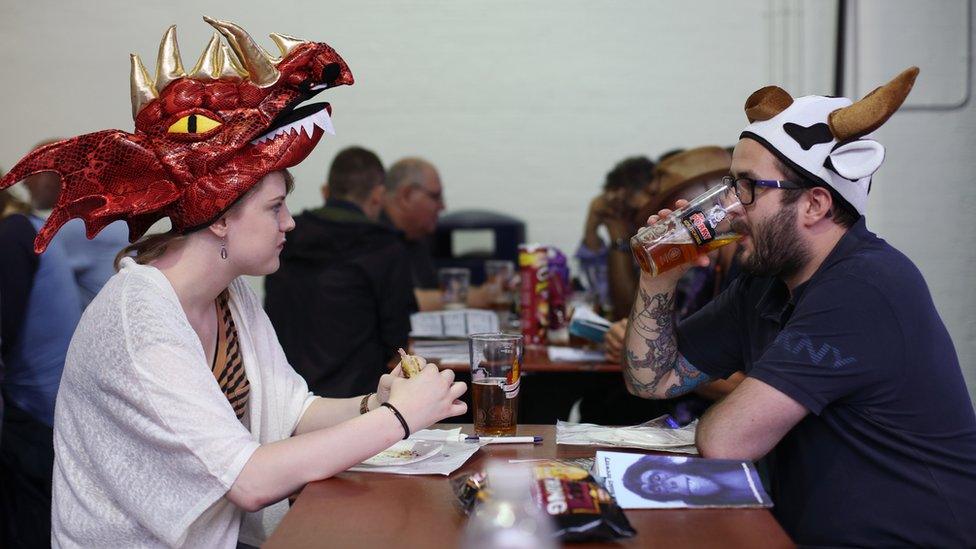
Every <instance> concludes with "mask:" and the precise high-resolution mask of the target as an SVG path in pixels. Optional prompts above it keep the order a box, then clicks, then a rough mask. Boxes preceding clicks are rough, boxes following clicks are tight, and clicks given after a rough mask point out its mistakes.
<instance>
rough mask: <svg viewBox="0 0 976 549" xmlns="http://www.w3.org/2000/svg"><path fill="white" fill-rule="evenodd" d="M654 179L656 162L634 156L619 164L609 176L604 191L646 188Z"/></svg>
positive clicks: (644, 157)
mask: <svg viewBox="0 0 976 549" xmlns="http://www.w3.org/2000/svg"><path fill="white" fill-rule="evenodd" d="M653 177H654V162H653V161H652V160H651V159H650V158H648V157H646V156H632V157H630V158H625V159H623V160H621V161H620V162H618V163H617V165H616V166H614V167H613V169H612V170H610V173H608V174H607V179H606V182H605V183H604V184H603V190H605V191H613V190H616V189H629V190H632V191H637V190H642V189H644V188H646V187H647V186H648V185H649V184H650V182H651V179H652V178H653Z"/></svg>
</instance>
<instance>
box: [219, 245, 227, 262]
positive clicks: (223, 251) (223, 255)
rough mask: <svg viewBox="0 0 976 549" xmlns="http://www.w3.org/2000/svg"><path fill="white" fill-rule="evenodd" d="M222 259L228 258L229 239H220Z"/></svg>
mask: <svg viewBox="0 0 976 549" xmlns="http://www.w3.org/2000/svg"><path fill="white" fill-rule="evenodd" d="M220 259H227V241H226V240H221V241H220Z"/></svg>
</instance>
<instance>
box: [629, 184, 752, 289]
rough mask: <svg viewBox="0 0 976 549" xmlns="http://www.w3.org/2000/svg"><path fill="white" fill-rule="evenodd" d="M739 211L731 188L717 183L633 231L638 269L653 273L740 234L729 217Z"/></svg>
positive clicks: (684, 261) (732, 240) (714, 247)
mask: <svg viewBox="0 0 976 549" xmlns="http://www.w3.org/2000/svg"><path fill="white" fill-rule="evenodd" d="M742 215H743V209H742V204H740V203H739V199H738V198H737V197H736V195H735V191H734V190H733V188H732V187H731V186H729V185H724V184H723V185H719V186H717V187H714V188H712V189H709V190H708V191H706V192H705V193H703V194H701V195H699V196H697V197H695V198H694V199H692V200H691V201H690V202H689V203H688V205H687V206H685V207H683V208H681V209H678V210H675V211H673V212H672V213H671V215H669V216H667V217H665V218H663V219H660V220H658V222H657V223H655V224H653V225H649V226H647V227H644V228H642V229H641V230H639V231H637V234H636V235H634V237H633V238H631V239H630V249H631V251H633V253H634V257H635V258H636V259H637V263H638V264H640V268H641V270H643V271H644V272H645V273H650V274H651V276H657V275H659V274H661V273H663V272H665V271H669V270H671V269H673V268H675V267H677V266H678V265H682V264H684V263H688V262H689V261H694V260H695V258H697V257H698V256H700V255H702V254H707V253H708V252H710V251H712V250H714V249H716V248H721V247H722V246H724V245H726V244H731V243H732V242H735V241H736V240H738V239H740V238H742V235H740V234H739V233H737V232H736V231H735V230H734V229H733V228H732V221H733V220H734V219H735V218H736V217H741V216H742Z"/></svg>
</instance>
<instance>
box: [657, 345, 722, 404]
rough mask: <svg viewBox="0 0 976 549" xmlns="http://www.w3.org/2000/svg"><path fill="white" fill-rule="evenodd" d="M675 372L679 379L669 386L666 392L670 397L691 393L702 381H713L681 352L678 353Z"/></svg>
mask: <svg viewBox="0 0 976 549" xmlns="http://www.w3.org/2000/svg"><path fill="white" fill-rule="evenodd" d="M674 372H675V374H676V375H677V379H676V380H675V382H674V383H672V385H671V387H668V390H667V393H666V394H667V396H668V398H673V397H676V396H681V395H683V394H685V393H689V392H691V391H692V390H693V389H694V388H695V387H697V386H699V385H701V384H702V383H708V382H709V381H711V378H710V377H708V375H706V374H705V372H702V371H701V370H699V369H698V368H695V367H694V366H692V365H691V363H690V362H688V359H686V358H685V357H684V356H682V355H681V354H680V353H679V354H678V362H677V364H675V366H674Z"/></svg>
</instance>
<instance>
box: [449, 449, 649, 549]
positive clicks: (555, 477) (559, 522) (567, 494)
mask: <svg viewBox="0 0 976 549" xmlns="http://www.w3.org/2000/svg"><path fill="white" fill-rule="evenodd" d="M584 463H592V459H590V460H559V459H552V460H539V461H532V462H531V463H530V465H531V466H532V467H533V471H534V473H535V478H536V483H537V484H536V486H535V487H534V489H533V491H532V496H533V498H534V499H535V502H536V504H537V505H538V506H539V507H540V508H542V509H545V510H546V512H547V513H549V515H550V516H552V518H553V519H554V522H555V525H556V536H557V537H558V538H559V539H560V540H561V541H613V540H616V539H620V538H629V537H631V536H633V535H634V534H636V531H635V530H634V529H633V527H632V526H631V525H630V521H628V520H627V516H626V515H624V512H623V510H622V509H620V506H618V505H617V502H616V501H615V500H614V499H613V496H611V495H610V493H609V492H607V491H606V489H604V488H603V486H601V485H600V484H599V483H597V482H596V480H595V479H594V478H593V476H591V475H590V473H589V472H588V471H587V466H586V465H584ZM451 483H452V486H453V488H454V494H455V495H456V496H457V498H458V501H459V502H460V504H461V508H462V509H463V510H464V512H465V514H470V513H471V511H472V510H473V509H474V507H475V506H476V505H478V504H480V502H484V501H487V500H488V499H490V498H491V486H490V482H489V479H488V478H487V476H486V474H485V473H484V472H476V473H472V474H467V475H461V476H459V477H457V478H455V479H452V481H451Z"/></svg>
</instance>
